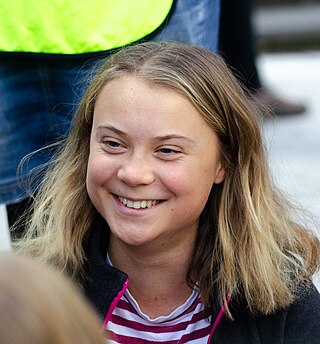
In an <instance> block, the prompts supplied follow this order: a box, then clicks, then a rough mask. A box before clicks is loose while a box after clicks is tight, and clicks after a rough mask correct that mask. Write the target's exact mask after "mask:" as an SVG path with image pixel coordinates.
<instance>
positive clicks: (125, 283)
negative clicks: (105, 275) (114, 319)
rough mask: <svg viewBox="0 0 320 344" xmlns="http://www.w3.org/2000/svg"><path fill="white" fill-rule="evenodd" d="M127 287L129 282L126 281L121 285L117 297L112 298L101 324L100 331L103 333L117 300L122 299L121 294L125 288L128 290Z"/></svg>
mask: <svg viewBox="0 0 320 344" xmlns="http://www.w3.org/2000/svg"><path fill="white" fill-rule="evenodd" d="M128 285H129V280H128V279H126V280H125V282H124V283H123V287H122V289H121V290H120V291H119V293H118V294H117V296H116V297H115V298H114V300H113V301H112V303H111V305H110V307H109V310H108V313H107V315H106V317H105V318H104V321H103V324H102V329H103V331H104V330H105V329H106V327H107V323H108V321H109V320H110V318H111V315H112V313H113V311H114V309H115V308H116V306H117V304H118V302H119V300H120V299H121V298H122V296H123V294H124V293H125V292H126V290H127V288H128Z"/></svg>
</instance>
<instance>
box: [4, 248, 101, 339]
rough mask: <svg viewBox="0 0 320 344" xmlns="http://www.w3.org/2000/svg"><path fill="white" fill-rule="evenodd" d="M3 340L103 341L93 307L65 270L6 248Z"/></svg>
mask: <svg viewBox="0 0 320 344" xmlns="http://www.w3.org/2000/svg"><path fill="white" fill-rule="evenodd" d="M0 271H1V273H0V343H1V344H24V343H32V344H44V343H50V344H74V343H77V344H103V343H105V339H104V335H103V331H101V325H100V324H99V321H98V318H97V316H96V314H95V313H94V311H93V309H92V308H91V307H90V305H89V304H87V301H85V300H84V298H83V296H82V295H81V294H80V292H79V291H77V290H76V289H75V287H74V285H73V284H72V283H71V282H70V281H68V280H67V279H66V278H65V277H64V276H62V274H61V273H58V272H57V271H54V270H53V269H52V268H49V267H48V266H45V265H42V264H39V263H36V262H35V261H33V260H31V259H28V258H22V257H19V256H17V255H15V254H13V253H12V252H11V253H8V252H6V253H4V252H0Z"/></svg>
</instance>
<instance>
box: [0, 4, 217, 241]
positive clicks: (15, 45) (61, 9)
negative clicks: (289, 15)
mask: <svg viewBox="0 0 320 344" xmlns="http://www.w3.org/2000/svg"><path fill="white" fill-rule="evenodd" d="M116 5H117V6H115V3H114V2H111V1H101V0H100V1H95V2H94V3H92V2H91V1H88V0H80V1H74V0H67V1H63V2H61V1H57V0H50V1H45V2H39V1H35V0H31V1H22V0H18V1H15V2H14V3H12V2H11V1H8V0H4V1H2V3H1V6H0V17H1V18H2V19H1V23H0V122H1V126H0V204H1V203H3V204H6V205H7V212H8V217H9V225H10V227H12V225H13V223H15V222H16V220H17V219H19V217H20V215H21V214H22V213H23V212H24V210H25V209H26V208H28V207H29V205H30V204H31V203H32V193H34V192H35V191H36V190H37V187H38V184H39V183H40V182H41V180H42V175H43V172H44V168H43V167H44V166H45V164H46V163H47V162H48V161H49V160H50V158H51V156H52V154H53V152H54V147H51V148H48V149H46V150H43V149H42V148H43V147H44V146H46V145H48V144H50V143H52V142H56V140H57V139H59V138H63V137H65V135H67V133H68V131H69V126H70V123H71V121H72V113H73V111H74V108H75V106H76V105H77V103H78V102H79V99H80V98H81V96H82V94H83V92H84V90H85V89H86V87H87V84H88V82H89V81H90V79H91V77H92V74H94V68H93V66H95V65H96V64H97V63H99V61H100V60H101V58H103V57H105V56H108V55H109V54H110V53H112V52H113V51H114V50H115V49H116V48H119V47H121V46H125V45H128V44H132V43H134V42H137V41H139V40H180V41H184V42H189V43H193V44H198V45H201V46H204V47H206V48H208V49H210V50H212V51H216V49H217V42H218V27H219V14H220V0H199V1H194V0H176V1H174V0H153V1H147V0H142V1H127V0H121V1H117V2H116ZM17 23H18V24H17ZM34 151H38V152H37V154H32V156H31V157H28V158H27V159H26V160H25V161H24V163H22V164H21V165H20V169H19V170H18V167H19V164H20V163H21V161H22V159H23V158H24V157H26V156H28V154H29V153H31V152H34ZM30 174H33V177H32V178H31V179H32V180H33V183H32V184H31V185H30V184H29V175H30ZM35 174H38V178H37V179H36V178H34V175H35ZM22 230H23V225H22V224H21V225H20V227H19V226H18V225H17V226H16V231H15V233H14V234H13V236H19V235H21V233H20V232H21V231H22Z"/></svg>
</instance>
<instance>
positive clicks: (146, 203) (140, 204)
mask: <svg viewBox="0 0 320 344" xmlns="http://www.w3.org/2000/svg"><path fill="white" fill-rule="evenodd" d="M118 199H119V201H120V202H121V203H122V204H124V205H126V206H127V207H128V208H134V209H140V208H150V207H152V206H153V205H156V204H158V203H159V201H155V200H153V201H151V200H143V201H131V200H130V199H127V198H124V197H118Z"/></svg>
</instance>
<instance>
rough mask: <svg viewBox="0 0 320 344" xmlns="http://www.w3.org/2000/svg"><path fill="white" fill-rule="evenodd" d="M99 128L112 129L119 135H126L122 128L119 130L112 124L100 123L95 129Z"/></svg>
mask: <svg viewBox="0 0 320 344" xmlns="http://www.w3.org/2000/svg"><path fill="white" fill-rule="evenodd" d="M99 129H108V130H111V131H113V132H114V133H115V134H118V135H121V136H127V134H126V133H125V132H123V131H122V130H120V129H118V128H116V127H114V126H112V125H104V124H101V125H98V126H97V130H99Z"/></svg>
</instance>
